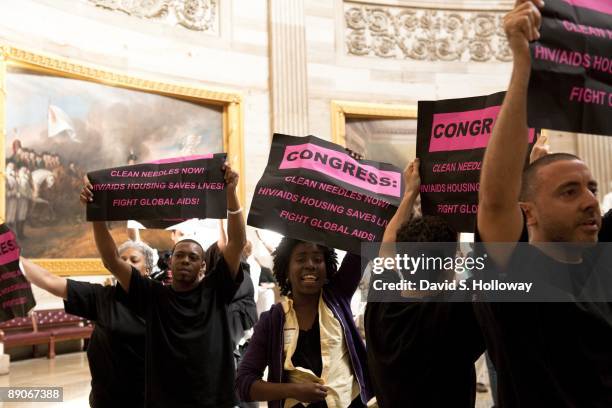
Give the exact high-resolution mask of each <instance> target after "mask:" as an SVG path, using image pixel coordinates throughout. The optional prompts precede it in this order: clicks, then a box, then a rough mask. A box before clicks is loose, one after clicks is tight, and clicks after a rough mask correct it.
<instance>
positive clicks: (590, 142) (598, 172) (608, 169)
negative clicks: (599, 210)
mask: <svg viewBox="0 0 612 408" xmlns="http://www.w3.org/2000/svg"><path fill="white" fill-rule="evenodd" d="M577 145H578V152H577V153H578V156H579V157H580V158H581V159H582V160H584V161H585V162H586V163H587V164H588V165H589V167H590V169H591V172H592V173H593V177H595V180H597V181H598V182H599V198H600V200H601V199H603V196H604V195H606V193H608V192H610V191H611V189H610V182H612V137H606V136H595V135H582V134H581V135H578V137H577Z"/></svg>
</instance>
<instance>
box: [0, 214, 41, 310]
mask: <svg viewBox="0 0 612 408" xmlns="http://www.w3.org/2000/svg"><path fill="white" fill-rule="evenodd" d="M20 254H21V249H20V248H19V245H17V241H16V238H15V234H14V233H13V231H11V230H10V229H9V228H8V227H7V226H6V224H2V225H0V321H1V322H5V321H7V320H11V319H12V318H14V317H23V316H26V315H27V313H28V311H29V310H30V309H32V308H33V307H34V306H35V305H36V302H35V301H34V296H33V295H32V287H31V286H30V282H28V281H27V280H26V278H25V276H24V275H23V273H22V272H21V270H20V269H19V256H20Z"/></svg>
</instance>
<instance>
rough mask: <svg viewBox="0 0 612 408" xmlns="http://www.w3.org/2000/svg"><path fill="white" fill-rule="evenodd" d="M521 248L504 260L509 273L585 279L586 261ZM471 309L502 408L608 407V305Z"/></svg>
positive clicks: (611, 387)
mask: <svg viewBox="0 0 612 408" xmlns="http://www.w3.org/2000/svg"><path fill="white" fill-rule="evenodd" d="M526 248H527V249H522V250H521V251H520V256H519V255H515V256H513V257H512V258H511V259H510V262H509V265H508V267H507V270H508V271H510V273H516V274H518V275H521V274H522V273H521V270H520V268H519V267H516V266H515V265H517V264H518V265H526V264H527V265H534V264H537V265H538V269H539V270H540V271H541V273H542V276H554V274H555V272H558V273H560V274H562V275H565V276H569V277H573V276H575V277H581V276H587V275H588V268H589V267H590V265H589V262H588V260H586V259H585V261H584V262H583V263H582V264H577V265H568V264H566V263H560V262H557V261H555V260H554V259H552V258H550V257H548V256H546V255H544V254H543V253H542V252H541V251H539V250H538V249H537V248H535V247H530V246H527V247H526ZM517 253H519V251H516V252H515V254H517ZM518 258H520V259H518ZM567 296H568V298H569V299H570V300H571V297H570V295H569V294H568V295H567ZM474 310H475V312H476V316H477V318H478V320H479V323H480V325H481V328H482V331H483V334H484V336H485V341H486V344H487V348H488V350H489V353H490V357H491V359H492V361H493V363H494V365H495V368H496V370H497V379H498V399H499V406H500V407H501V408H507V407H511V408H514V407H568V408H569V407H597V408H599V407H602V408H603V407H611V406H612V307H611V304H610V303H594V302H575V301H574V302H571V301H567V302H560V303H537V302H531V303H527V302H523V303H474Z"/></svg>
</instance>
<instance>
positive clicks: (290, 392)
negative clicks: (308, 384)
mask: <svg viewBox="0 0 612 408" xmlns="http://www.w3.org/2000/svg"><path fill="white" fill-rule="evenodd" d="M296 386H297V384H294V383H289V384H287V393H286V397H285V399H287V398H293V399H297V388H296Z"/></svg>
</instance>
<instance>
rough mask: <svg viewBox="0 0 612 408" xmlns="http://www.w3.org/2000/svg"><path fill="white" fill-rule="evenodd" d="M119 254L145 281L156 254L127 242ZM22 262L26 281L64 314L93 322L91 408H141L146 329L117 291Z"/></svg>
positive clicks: (90, 359) (149, 248)
mask: <svg viewBox="0 0 612 408" xmlns="http://www.w3.org/2000/svg"><path fill="white" fill-rule="evenodd" d="M117 252H118V253H119V256H120V257H121V259H123V260H124V261H126V262H127V263H129V264H131V265H132V269H133V270H136V271H138V272H139V273H140V274H141V275H143V276H148V275H149V273H150V272H151V270H152V269H153V266H154V265H155V255H156V254H155V251H154V250H153V249H152V248H151V247H149V246H148V245H147V244H145V243H144V242H142V241H139V242H137V241H127V242H125V243H124V244H123V245H121V246H120V247H119V248H118V249H117ZM21 261H22V264H23V269H24V271H25V273H26V277H27V278H28V280H30V282H32V283H33V284H34V285H36V286H38V287H39V288H41V289H44V290H46V291H47V292H49V293H51V294H53V295H55V296H58V297H61V298H63V299H64V307H65V309H66V312H67V313H71V314H74V315H77V316H81V317H84V318H86V319H89V320H91V321H93V322H95V328H94V331H93V333H92V336H91V341H90V343H89V347H88V348H87V359H88V360H89V369H90V371H91V392H90V394H89V404H90V406H91V407H93V408H105V407H117V406H126V407H138V406H144V374H145V369H144V353H145V325H144V320H142V319H141V318H140V317H139V316H137V315H136V314H135V313H133V312H132V311H131V310H130V309H129V308H128V306H127V304H126V301H127V295H126V293H125V292H124V291H123V289H122V288H121V285H115V286H103V285H100V284H96V283H89V282H80V281H76V280H72V279H66V278H63V277H61V276H57V275H54V274H53V273H51V272H49V271H48V270H46V269H44V268H42V267H40V266H38V265H36V264H35V263H33V262H30V261H29V260H27V259H24V258H22V259H21Z"/></svg>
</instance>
